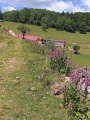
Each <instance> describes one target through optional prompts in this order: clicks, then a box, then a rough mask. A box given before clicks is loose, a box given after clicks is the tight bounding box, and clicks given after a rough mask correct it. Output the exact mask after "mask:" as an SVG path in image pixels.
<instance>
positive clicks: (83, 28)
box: [79, 22, 87, 34]
mask: <svg viewBox="0 0 90 120" xmlns="http://www.w3.org/2000/svg"><path fill="white" fill-rule="evenodd" d="M86 31H87V25H86V24H85V23H84V22H81V24H80V26H79V32H80V33H82V34H86Z"/></svg>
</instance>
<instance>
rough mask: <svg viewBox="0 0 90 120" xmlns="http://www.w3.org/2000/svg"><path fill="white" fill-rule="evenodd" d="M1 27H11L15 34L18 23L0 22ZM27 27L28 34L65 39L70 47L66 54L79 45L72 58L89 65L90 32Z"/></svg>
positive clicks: (78, 62)
mask: <svg viewBox="0 0 90 120" xmlns="http://www.w3.org/2000/svg"><path fill="white" fill-rule="evenodd" d="M0 24H1V25H2V27H4V28H5V29H8V28H10V29H12V30H13V31H14V32H15V33H16V34H19V33H20V32H19V31H18V30H17V27H18V26H19V25H20V23H14V22H8V21H5V22H0ZM26 26H27V27H29V28H30V32H27V34H28V35H35V36H40V37H42V38H46V39H55V40H61V41H64V40H66V43H67V47H68V48H70V51H69V53H68V55H71V51H72V48H73V46H74V45H80V51H79V52H80V55H74V54H72V55H73V60H74V61H75V63H77V64H79V65H81V66H82V65H83V66H84V67H86V66H87V67H90V62H89V61H90V33H89V32H88V33H87V34H80V33H79V32H76V33H69V32H66V31H57V30H55V29H52V28H49V29H47V31H46V32H45V31H42V29H41V27H40V26H35V25H28V24H26Z"/></svg>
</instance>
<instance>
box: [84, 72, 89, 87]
mask: <svg viewBox="0 0 90 120" xmlns="http://www.w3.org/2000/svg"><path fill="white" fill-rule="evenodd" d="M88 85H89V77H88V71H86V74H85V88H87V87H88Z"/></svg>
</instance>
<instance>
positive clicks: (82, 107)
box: [63, 83, 89, 120]
mask: <svg viewBox="0 0 90 120" xmlns="http://www.w3.org/2000/svg"><path fill="white" fill-rule="evenodd" d="M86 103H87V99H86V95H85V94H84V95H82V98H81V93H80V91H79V90H78V89H77V86H76V85H75V84H74V83H73V84H70V86H69V87H65V92H64V98H63V105H64V107H66V108H67V110H68V113H69V114H70V115H73V116H74V117H75V118H76V119H77V118H78V120H79V119H80V120H84V119H85V118H87V119H88V116H87V111H88V107H89V106H87V105H86Z"/></svg>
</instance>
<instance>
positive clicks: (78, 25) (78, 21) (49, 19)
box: [0, 8, 90, 34]
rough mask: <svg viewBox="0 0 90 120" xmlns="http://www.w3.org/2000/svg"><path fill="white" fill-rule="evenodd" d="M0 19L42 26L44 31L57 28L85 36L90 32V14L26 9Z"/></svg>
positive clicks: (3, 15)
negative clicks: (77, 32)
mask: <svg viewBox="0 0 90 120" xmlns="http://www.w3.org/2000/svg"><path fill="white" fill-rule="evenodd" d="M0 18H1V19H3V20H5V21H12V22H21V23H27V24H34V25H38V26H42V29H43V30H45V29H47V28H55V29H57V30H60V31H63V30H65V31H68V32H73V33H75V32H76V31H79V32H80V33H83V34H85V33H86V32H90V13H89V12H87V13H82V12H76V13H68V12H67V13H65V12H62V13H58V12H53V11H48V10H45V9H33V8H30V9H29V8H24V9H21V10H20V11H18V10H17V11H15V10H14V11H8V12H4V13H1V12H0Z"/></svg>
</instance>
